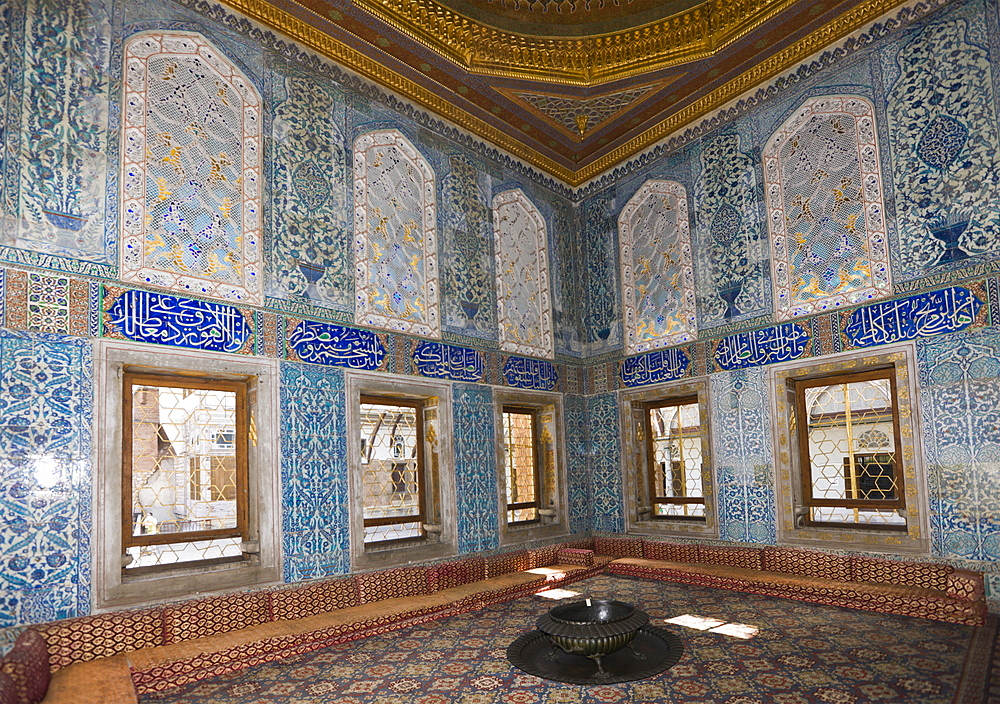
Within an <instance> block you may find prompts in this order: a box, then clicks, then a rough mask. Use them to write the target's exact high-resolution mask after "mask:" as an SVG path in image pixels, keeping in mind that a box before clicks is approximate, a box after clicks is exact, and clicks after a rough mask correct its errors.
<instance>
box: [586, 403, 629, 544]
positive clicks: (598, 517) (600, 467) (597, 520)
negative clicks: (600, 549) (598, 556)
mask: <svg viewBox="0 0 1000 704" xmlns="http://www.w3.org/2000/svg"><path fill="white" fill-rule="evenodd" d="M587 430H588V446H587V454H588V459H589V462H588V470H589V474H590V482H591V488H590V499H591V506H592V508H591V515H592V516H593V518H592V522H591V525H592V529H593V530H598V531H608V532H613V533H620V532H622V531H623V530H625V514H624V513H623V511H624V497H623V495H622V476H621V453H622V443H621V430H620V425H619V411H618V398H617V396H616V395H615V394H602V395H599V396H591V397H589V398H588V399H587Z"/></svg>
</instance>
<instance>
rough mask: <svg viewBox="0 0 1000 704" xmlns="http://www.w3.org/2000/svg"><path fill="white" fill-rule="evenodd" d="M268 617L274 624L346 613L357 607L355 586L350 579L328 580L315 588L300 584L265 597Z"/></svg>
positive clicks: (352, 579)
mask: <svg viewBox="0 0 1000 704" xmlns="http://www.w3.org/2000/svg"><path fill="white" fill-rule="evenodd" d="M268 596H269V597H270V599H271V614H272V616H273V618H274V620H275V621H291V620H294V619H297V618H306V617H307V616H315V615H316V614H323V613H326V612H328V611H336V610H337V609H347V608H350V607H352V606H357V605H358V604H360V603H361V597H360V595H359V594H358V583H357V581H356V580H355V579H354V577H345V578H343V579H328V580H325V581H323V582H317V583H316V584H304V585H301V586H297V587H291V588H286V589H276V590H274V591H272V592H269V593H268Z"/></svg>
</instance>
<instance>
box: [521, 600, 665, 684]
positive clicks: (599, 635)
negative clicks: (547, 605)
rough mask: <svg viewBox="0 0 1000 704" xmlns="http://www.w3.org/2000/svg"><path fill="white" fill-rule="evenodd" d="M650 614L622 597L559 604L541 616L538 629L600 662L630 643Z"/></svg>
mask: <svg viewBox="0 0 1000 704" xmlns="http://www.w3.org/2000/svg"><path fill="white" fill-rule="evenodd" d="M647 623H649V616H647V615H646V613H645V612H643V611H640V610H639V609H637V608H635V607H634V606H632V605H631V604H626V603H625V602H622V601H610V600H604V599H593V600H591V601H589V602H587V601H574V602H573V603H571V604H563V605H562V606H557V607H555V608H554V609H552V610H551V611H549V613H547V614H545V615H544V616H542V617H540V618H539V619H538V624H537V625H538V630H540V631H541V632H542V633H544V634H545V635H546V636H548V639H549V641H550V642H551V643H552V644H553V645H554V646H558V647H559V648H561V649H562V650H564V651H566V652H567V653H573V654H574V655H583V656H584V657H588V658H590V659H591V660H593V661H594V662H596V663H597V670H598V672H599V673H602V674H603V673H604V668H603V667H601V658H603V657H604V656H605V655H610V654H611V653H614V652H617V651H619V650H621V649H622V648H624V647H625V646H627V645H629V644H630V643H631V642H632V641H633V640H634V639H635V636H636V634H637V633H638V632H639V629H640V628H642V627H643V626H645V625H646V624H647Z"/></svg>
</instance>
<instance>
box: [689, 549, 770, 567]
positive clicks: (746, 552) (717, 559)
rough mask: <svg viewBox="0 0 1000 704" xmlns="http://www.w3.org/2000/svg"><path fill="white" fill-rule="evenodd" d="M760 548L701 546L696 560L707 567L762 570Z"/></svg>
mask: <svg viewBox="0 0 1000 704" xmlns="http://www.w3.org/2000/svg"><path fill="white" fill-rule="evenodd" d="M760 553H761V549H760V548H737V547H733V548H730V547H724V546H717V545H701V546H699V547H698V560H699V561H700V562H704V563H706V564H709V565H725V566H727V567H742V568H743V569H747V570H759V569H763V568H762V566H761V561H760Z"/></svg>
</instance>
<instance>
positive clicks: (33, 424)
mask: <svg viewBox="0 0 1000 704" xmlns="http://www.w3.org/2000/svg"><path fill="white" fill-rule="evenodd" d="M91 378H92V369H91V358H90V347H89V345H88V343H87V342H86V341H84V340H80V339H75V338H67V337H62V336H58V335H45V334H30V333H11V332H6V331H3V332H0V419H2V420H0V485H2V487H3V488H2V493H0V508H2V513H3V519H2V521H0V554H2V555H3V559H4V569H3V570H2V571H0V604H2V605H3V608H2V609H0V627H6V626H13V625H17V624H22V623H38V622H41V621H50V620H54V619H57V618H68V617H71V616H78V615H83V614H87V613H89V611H90V562H91V558H90V535H91V418H92V391H91Z"/></svg>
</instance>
